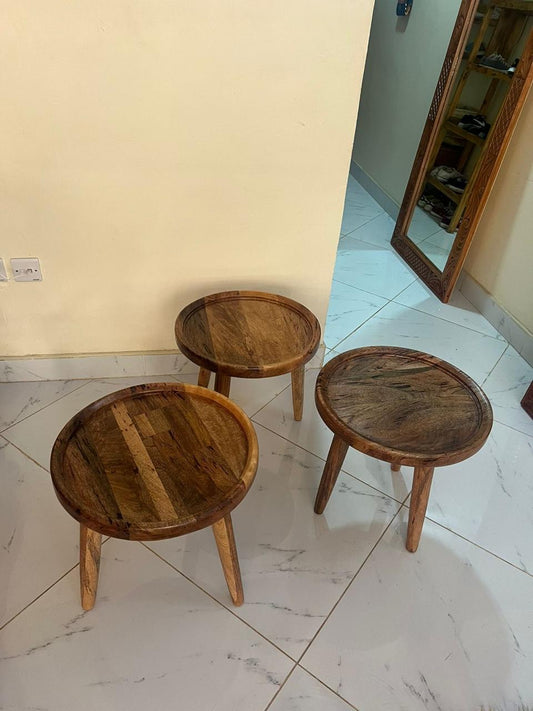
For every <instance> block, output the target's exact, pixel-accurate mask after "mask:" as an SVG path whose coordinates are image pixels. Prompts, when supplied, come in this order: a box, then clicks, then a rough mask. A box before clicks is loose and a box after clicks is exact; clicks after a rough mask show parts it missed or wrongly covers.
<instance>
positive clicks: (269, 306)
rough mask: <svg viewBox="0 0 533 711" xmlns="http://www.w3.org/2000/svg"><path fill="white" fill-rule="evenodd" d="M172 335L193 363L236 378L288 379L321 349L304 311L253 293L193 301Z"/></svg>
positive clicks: (293, 304) (294, 304) (313, 319)
mask: <svg viewBox="0 0 533 711" xmlns="http://www.w3.org/2000/svg"><path fill="white" fill-rule="evenodd" d="M175 332H176V342H177V344H178V346H179V348H180V350H181V351H182V352H183V353H184V354H185V355H186V356H187V357H188V358H190V359H191V360H192V361H193V363H196V364H197V365H199V366H200V367H202V368H208V369H209V370H211V371H213V372H215V373H223V374H224V375H228V376H230V377H240V378H264V377H268V376H273V375H282V374H283V373H290V372H292V371H293V370H295V369H296V368H297V367H298V366H300V365H303V364H305V363H307V361H309V360H310V359H311V358H312V357H313V355H314V354H315V353H316V351H317V349H318V346H319V343H320V324H319V323H318V320H317V318H316V317H315V316H314V315H313V314H312V313H311V311H309V309H307V308H305V306H302V304H299V303H298V302H296V301H293V300H292V299H288V298H287V297H285V296H280V295H277V294H268V293H264V292H258V291H226V292H222V293H218V294H211V295H210V296H205V297H204V298H202V299H198V300H197V301H194V302H193V303H192V304H189V305H188V306H186V307H185V308H184V309H183V310H182V311H181V312H180V314H179V315H178V318H177V319H176V324H175Z"/></svg>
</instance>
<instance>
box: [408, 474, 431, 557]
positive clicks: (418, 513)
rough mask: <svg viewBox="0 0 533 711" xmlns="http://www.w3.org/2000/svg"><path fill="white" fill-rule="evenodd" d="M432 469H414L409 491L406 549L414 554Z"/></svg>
mask: <svg viewBox="0 0 533 711" xmlns="http://www.w3.org/2000/svg"><path fill="white" fill-rule="evenodd" d="M433 469H434V468H433V467H415V474H414V477H413V488H412V490H411V504H410V506H409V524H408V526H407V543H406V546H405V547H406V548H407V550H408V551H410V552H411V553H414V552H415V551H416V549H417V548H418V544H419V542H420V535H421V534H422V526H423V525H424V516H425V515H426V509H427V505H428V499H429V491H430V489H431V480H432V479H433Z"/></svg>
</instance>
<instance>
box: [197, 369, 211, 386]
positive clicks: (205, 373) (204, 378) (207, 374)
mask: <svg viewBox="0 0 533 711" xmlns="http://www.w3.org/2000/svg"><path fill="white" fill-rule="evenodd" d="M210 380H211V371H210V370H207V368H200V372H199V373H198V385H199V386H200V387H202V388H208V387H209V381H210Z"/></svg>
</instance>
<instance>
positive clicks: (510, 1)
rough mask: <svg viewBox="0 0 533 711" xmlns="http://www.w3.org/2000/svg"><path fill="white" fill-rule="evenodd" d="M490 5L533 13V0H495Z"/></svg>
mask: <svg viewBox="0 0 533 711" xmlns="http://www.w3.org/2000/svg"><path fill="white" fill-rule="evenodd" d="M490 7H491V8H493V7H501V8H502V9H504V10H518V11H519V12H526V13H531V14H532V15H533V2H528V0H493V2H491V3H490Z"/></svg>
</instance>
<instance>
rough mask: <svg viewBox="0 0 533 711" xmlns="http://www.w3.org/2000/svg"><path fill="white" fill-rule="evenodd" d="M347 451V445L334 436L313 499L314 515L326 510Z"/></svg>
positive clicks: (337, 436)
mask: <svg viewBox="0 0 533 711" xmlns="http://www.w3.org/2000/svg"><path fill="white" fill-rule="evenodd" d="M347 451H348V444H347V443H346V442H345V441H344V440H343V439H342V438H341V437H339V435H334V436H333V442H332V443H331V447H330V448H329V452H328V458H327V460H326V465H325V467H324V471H323V472H322V478H321V479H320V486H319V487H318V492H317V495H316V499H315V513H317V514H321V513H322V511H324V509H325V508H326V504H327V503H328V501H329V497H330V496H331V492H332V491H333V487H334V486H335V482H336V481H337V477H338V476H339V472H340V470H341V467H342V463H343V462H344V457H345V456H346V452H347Z"/></svg>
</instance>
